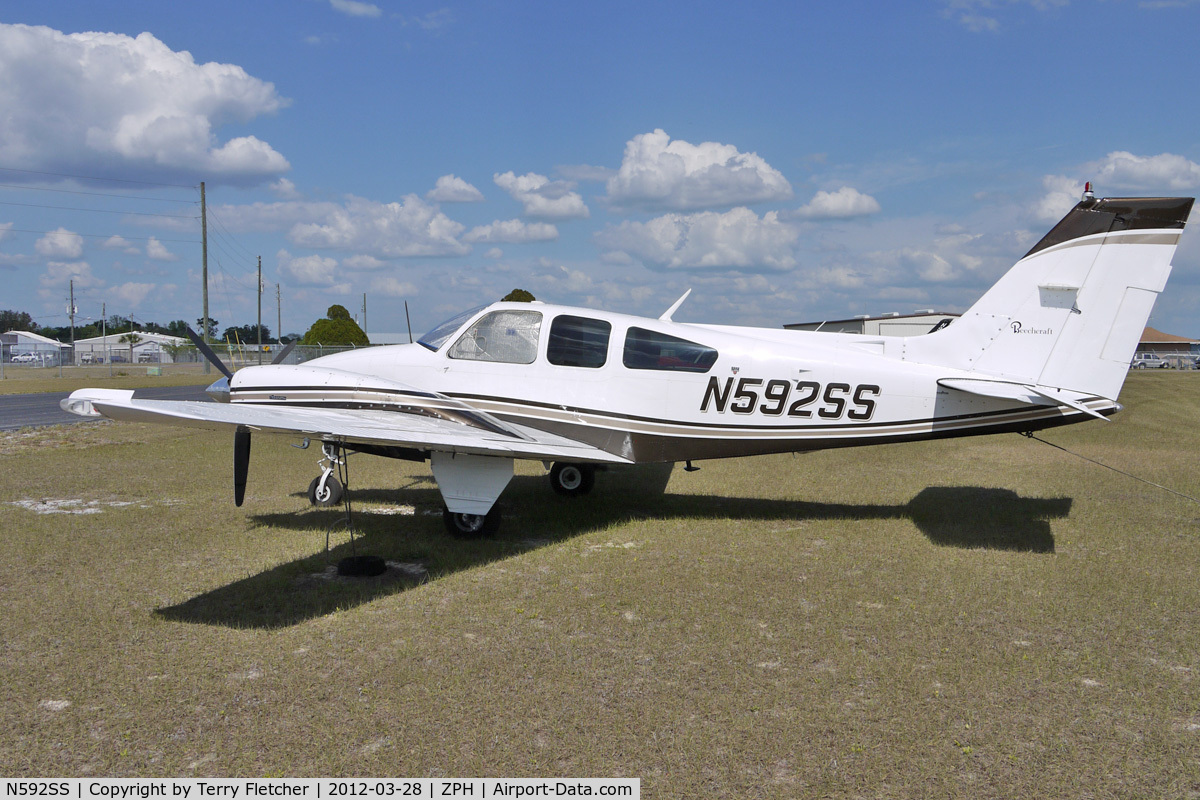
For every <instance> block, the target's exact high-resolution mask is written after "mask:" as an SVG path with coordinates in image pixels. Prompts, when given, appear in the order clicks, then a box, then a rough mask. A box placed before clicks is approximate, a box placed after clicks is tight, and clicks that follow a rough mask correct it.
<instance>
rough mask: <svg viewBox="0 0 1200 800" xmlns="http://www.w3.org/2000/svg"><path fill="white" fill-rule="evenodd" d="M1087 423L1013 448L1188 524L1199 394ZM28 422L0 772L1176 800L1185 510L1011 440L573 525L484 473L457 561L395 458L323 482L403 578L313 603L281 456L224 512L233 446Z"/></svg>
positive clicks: (574, 506) (1158, 378)
mask: <svg viewBox="0 0 1200 800" xmlns="http://www.w3.org/2000/svg"><path fill="white" fill-rule="evenodd" d="M1122 402H1124V403H1126V404H1127V406H1128V408H1127V410H1126V411H1125V412H1124V413H1122V414H1121V415H1119V416H1118V417H1117V418H1116V421H1115V422H1113V423H1111V424H1109V423H1102V422H1089V423H1087V424H1084V425H1078V426H1074V427H1072V428H1064V429H1059V430H1054V431H1048V432H1045V433H1044V434H1041V435H1042V436H1043V437H1044V438H1046V439H1048V440H1050V441H1053V442H1055V443H1058V444H1061V445H1063V446H1066V447H1068V448H1070V449H1072V450H1077V451H1079V452H1081V453H1084V454H1086V455H1088V456H1089V457H1092V458H1097V459H1099V460H1102V461H1104V462H1106V463H1110V464H1112V465H1114V466H1117V467H1120V468H1122V469H1125V470H1127V471H1130V472H1134V473H1136V474H1138V475H1142V476H1144V477H1146V478H1148V479H1150V480H1153V481H1156V482H1159V483H1162V484H1164V485H1168V486H1170V487H1171V488H1173V489H1177V490H1179V491H1182V492H1186V493H1188V494H1191V495H1194V496H1200V474H1197V470H1196V469H1195V463H1194V462H1195V458H1196V456H1195V453H1196V452H1197V446H1198V445H1200V433H1198V432H1197V430H1196V429H1197V426H1196V424H1195V421H1196V419H1197V418H1198V416H1200V376H1191V375H1183V374H1166V375H1159V374H1152V375H1151V374H1147V375H1140V374H1139V375H1132V376H1131V377H1130V380H1129V382H1128V384H1127V385H1126V390H1125V393H1124V395H1123V397H1122ZM63 430H65V429H61V428H60V429H46V430H43V431H35V432H33V433H29V432H25V433H23V434H11V435H7V436H3V437H0V475H2V476H3V479H2V481H0V531H3V536H4V545H3V547H2V548H0V569H2V570H3V573H2V574H3V579H2V580H0V608H2V609H3V614H2V615H0V642H2V645H0V677H2V678H3V680H2V681H0V725H2V728H0V773H2V774H4V775H10V776H18V775H39V776H56V775H63V776H81V775H129V776H156V775H179V776H206V775H262V774H276V775H278V774H285V775H298V776H326V775H330V776H336V775H375V774H387V775H402V776H426V775H445V776H480V775H482V776H530V777H538V776H546V777H549V776H585V777H586V776H629V777H634V776H640V777H641V778H642V780H643V783H642V785H643V792H644V795H645V796H646V797H671V798H675V797H706V796H713V797H788V798H791V797H896V798H911V797H956V796H972V797H1190V796H1195V792H1196V790H1197V787H1198V786H1200V690H1198V688H1200V687H1198V685H1197V679H1198V677H1200V656H1198V655H1197V654H1198V653H1200V625H1198V624H1197V622H1198V619H1197V610H1196V609H1197V608H1200V586H1198V585H1197V579H1196V574H1195V565H1196V564H1197V563H1198V562H1200V505H1197V504H1195V503H1192V502H1190V501H1187V500H1184V499H1181V498H1179V497H1176V496H1174V495H1170V494H1167V493H1165V492H1162V491H1161V490H1159V489H1155V488H1153V487H1150V486H1147V485H1145V484H1142V483H1139V482H1136V481H1134V480H1131V479H1129V478H1126V477H1123V476H1121V475H1117V474H1115V473H1112V472H1110V471H1108V470H1104V469H1102V468H1100V467H1097V466H1095V465H1092V464H1088V463H1085V462H1082V461H1079V460H1078V459H1075V458H1072V457H1071V456H1069V455H1067V454H1064V453H1062V452H1060V451H1057V450H1053V449H1051V448H1049V447H1046V446H1045V445H1043V444H1040V443H1038V442H1036V441H1030V440H1027V439H1025V438H1022V437H1020V436H1016V435H1007V436H1000V437H981V438H976V439H963V440H952V441H945V442H933V443H927V444H913V445H900V446H890V447H880V448H873V449H864V450H840V451H829V452H825V453H814V454H809V455H803V456H796V457H792V456H779V457H767V458H759V459H748V460H731V461H724V462H705V463H703V464H702V466H703V469H702V470H701V471H700V472H696V473H684V472H683V471H682V470H676V471H675V472H674V473H673V474H672V475H671V478H670V483H669V485H668V488H667V492H666V494H664V495H659V494H656V493H655V492H653V491H651V490H650V489H649V488H648V484H649V483H652V481H649V480H647V479H646V478H645V476H643V475H641V474H629V473H618V472H610V473H603V474H601V475H600V476H599V477H598V480H597V486H596V489H595V491H594V492H593V494H592V495H590V496H589V497H588V498H583V499H576V500H567V499H563V498H559V497H557V496H555V495H554V494H552V493H551V492H550V490H549V487H548V485H547V481H546V479H545V477H544V476H543V475H542V474H541V469H540V466H539V465H537V464H519V465H518V476H517V477H516V478H515V479H514V481H513V484H512V485H511V486H510V487H509V489H508V491H507V492H506V493H505V495H504V497H503V498H502V500H501V502H502V504H503V508H504V510H505V513H506V517H505V522H504V526H503V528H502V530H501V535H500V536H499V537H498V538H497V539H495V540H493V541H486V542H477V543H464V542H458V541H454V540H451V539H449V538H447V537H446V536H445V534H444V533H443V532H442V525H441V520H440V518H439V516H438V515H437V513H436V512H437V510H438V508H439V500H438V496H437V494H436V489H435V487H434V485H433V484H432V482H431V481H430V479H429V476H428V470H427V468H426V467H425V466H423V465H420V464H410V463H406V462H392V461H385V460H381V459H372V458H368V457H365V456H357V457H353V458H352V459H351V488H352V489H353V490H354V492H355V495H354V496H355V498H356V500H355V522H356V526H357V527H358V529H359V531H360V536H361V538H360V539H359V540H358V542H357V545H356V546H357V547H358V548H359V550H358V551H359V552H370V553H375V554H378V555H382V556H385V557H386V558H388V559H390V560H393V561H396V562H403V563H406V564H412V565H419V569H418V568H414V569H413V570H412V571H411V572H406V573H402V572H400V571H397V570H392V571H389V574H388V575H386V576H384V577H383V578H380V579H373V580H365V581H345V580H330V579H328V578H327V576H326V570H327V569H328V567H329V566H330V565H331V564H333V563H335V562H336V560H337V559H338V558H340V557H341V556H343V555H346V554H349V553H350V552H351V544H350V543H349V541H348V537H347V535H346V534H345V532H344V530H342V529H341V528H340V527H336V523H337V521H338V520H339V518H340V513H339V512H337V511H332V510H322V511H315V510H312V509H310V507H309V506H308V505H307V502H306V500H305V499H304V498H303V496H302V495H301V494H300V492H301V490H303V489H304V488H305V487H306V486H307V484H308V481H309V480H310V479H311V478H312V476H313V475H315V474H316V466H315V461H316V459H317V458H318V454H316V453H315V452H314V451H313V450H312V449H310V450H307V451H300V450H295V449H292V448H290V447H288V446H287V440H283V439H277V440H272V439H268V438H266V437H258V438H256V439H255V441H254V452H253V454H252V457H251V472H250V483H249V490H248V494H247V499H246V504H245V505H244V506H243V507H242V508H241V509H238V508H235V507H234V506H233V503H232V497H231V494H232V488H231V487H230V485H229V484H230V483H231V480H232V479H231V476H230V471H231V470H230V461H231V459H232V456H231V450H232V447H231V444H232V442H231V441H230V439H231V438H232V437H224V436H220V435H216V434H210V433H206V432H202V431H189V430H183V429H171V428H162V427H155V426H142V425H130V424H95V425H89V426H83V427H80V428H76V429H71V430H73V431H74V432H73V433H70V434H64V433H62V431H63ZM44 444H51V445H54V446H52V447H45V446H41V445H44ZM25 500H54V501H68V500H74V501H80V502H81V503H93V504H94V505H92V506H91V508H94V509H96V510H97V511H98V513H93V514H75V515H67V514H46V513H36V512H35V511H32V510H29V509H27V508H25V507H22V506H18V505H13V503H14V502H16V501H25ZM122 504H127V505H122ZM79 507H80V506H76V507H75V508H76V509H78V508H79ZM408 507H411V508H412V511H413V513H411V514H405V513H398V512H402V511H407V510H408ZM331 526H334V527H333V530H332V532H330V528H331ZM327 535H329V536H330V545H331V548H332V549H331V551H330V552H328V553H326V552H325V551H324V547H325V542H326V536H327ZM422 570H423V571H422ZM56 701H57V702H56ZM64 701H65V702H66V703H69V705H66V706H64V705H62V702H64Z"/></svg>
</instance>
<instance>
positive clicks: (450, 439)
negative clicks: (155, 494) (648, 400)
mask: <svg viewBox="0 0 1200 800" xmlns="http://www.w3.org/2000/svg"><path fill="white" fill-rule="evenodd" d="M61 406H62V408H63V410H64V411H69V412H70V413H72V414H77V415H79V416H82V417H100V416H104V417H108V418H110V419H116V420H124V421H129V422H155V423H164V422H168V423H171V424H175V425H182V426H189V427H196V428H206V429H209V430H223V429H228V428H233V429H236V428H239V427H244V428H249V429H250V430H252V431H256V432H262V433H269V434H277V435H290V436H305V437H311V438H313V439H318V438H319V439H324V440H328V441H338V442H342V443H345V444H347V445H349V446H350V448H351V449H353V446H354V445H355V444H370V445H384V446H393V447H409V448H413V449H417V450H427V451H438V452H446V453H464V454H469V455H477V456H498V457H503V458H526V459H534V460H542V461H574V462H594V463H612V464H628V463H631V462H630V461H629V459H626V458H621V457H620V456H616V455H613V454H612V453H609V452H607V451H605V450H601V449H599V448H597V447H593V446H592V445H589V444H585V443H583V442H579V441H576V440H574V439H568V438H566V437H563V436H556V435H554V434H551V433H546V432H544V431H539V430H536V429H534V428H529V427H527V426H524V425H512V424H511V423H507V425H508V426H509V427H511V428H512V429H513V432H514V434H515V435H513V436H509V435H506V434H505V433H503V432H498V431H490V430H484V429H481V428H477V427H473V426H470V425H465V424H462V423H458V422H453V421H449V420H445V419H439V418H436V417H430V416H424V415H419V414H409V413H404V412H400V411H383V410H378V409H346V408H332V409H327V408H311V407H296V406H281V405H272V406H256V405H253V404H249V403H209V402H204V401H181V400H138V399H135V398H134V396H133V392H132V391H127V390H117V389H79V390H77V391H75V392H72V393H71V396H70V397H68V398H66V399H65V400H63V401H62V402H61Z"/></svg>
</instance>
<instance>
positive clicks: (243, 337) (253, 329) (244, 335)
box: [221, 325, 271, 344]
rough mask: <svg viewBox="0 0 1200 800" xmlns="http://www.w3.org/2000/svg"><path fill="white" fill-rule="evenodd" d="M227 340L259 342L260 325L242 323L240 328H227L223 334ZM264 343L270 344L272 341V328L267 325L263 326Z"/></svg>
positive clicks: (222, 336)
mask: <svg viewBox="0 0 1200 800" xmlns="http://www.w3.org/2000/svg"><path fill="white" fill-rule="evenodd" d="M221 338H223V339H224V340H225V341H227V342H235V343H236V342H240V343H241V344H258V326H257V325H242V326H241V327H238V328H226V329H225V333H223V334H221ZM262 340H263V344H269V343H270V341H271V329H270V328H268V327H267V326H266V325H263V326H262Z"/></svg>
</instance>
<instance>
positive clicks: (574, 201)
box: [492, 171, 591, 219]
mask: <svg viewBox="0 0 1200 800" xmlns="http://www.w3.org/2000/svg"><path fill="white" fill-rule="evenodd" d="M492 180H493V181H495V182H496V185H497V186H499V187H500V188H501V189H503V190H504V191H506V192H508V193H509V194H510V195H512V197H513V199H514V200H517V201H519V202H520V203H521V205H523V206H524V207H525V214H526V216H530V217H541V218H543V219H586V218H587V217H588V216H590V214H591V212H589V211H588V207H587V206H586V205H585V204H584V202H583V198H582V197H581V196H580V195H579V193H578V192H575V191H573V190H574V188H575V184H574V183H571V182H569V181H552V180H550V179H549V178H547V177H546V176H545V175H539V174H537V173H536V172H528V173H526V174H524V175H516V174H514V173H513V172H511V171H509V172H505V173H503V174H501V173H496V174H495V175H493V176H492Z"/></svg>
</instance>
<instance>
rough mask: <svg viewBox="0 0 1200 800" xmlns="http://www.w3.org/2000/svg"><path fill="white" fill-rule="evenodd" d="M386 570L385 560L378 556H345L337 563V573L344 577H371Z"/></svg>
mask: <svg viewBox="0 0 1200 800" xmlns="http://www.w3.org/2000/svg"><path fill="white" fill-rule="evenodd" d="M386 571H387V562H386V561H384V560H383V559H382V558H380V557H379V556H346V557H345V558H343V559H342V560H341V561H339V562H338V565H337V574H338V575H341V576H342V577H345V578H373V577H375V576H376V575H382V574H383V573H384V572H386Z"/></svg>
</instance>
